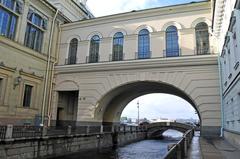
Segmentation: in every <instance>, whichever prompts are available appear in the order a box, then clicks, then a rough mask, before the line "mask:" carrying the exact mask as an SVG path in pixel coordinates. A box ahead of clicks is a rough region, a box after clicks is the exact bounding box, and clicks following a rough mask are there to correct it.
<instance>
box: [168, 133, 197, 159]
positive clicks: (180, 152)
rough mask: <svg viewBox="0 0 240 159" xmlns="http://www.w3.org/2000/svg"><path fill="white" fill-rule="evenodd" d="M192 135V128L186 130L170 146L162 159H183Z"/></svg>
mask: <svg viewBox="0 0 240 159" xmlns="http://www.w3.org/2000/svg"><path fill="white" fill-rule="evenodd" d="M193 136H194V129H191V130H188V131H187V132H186V133H185V134H184V136H183V138H182V139H181V140H180V141H178V143H177V144H175V145H173V146H172V147H171V148H170V150H169V151H168V153H167V154H166V155H165V156H164V159H184V158H185V157H186V151H187V148H188V147H189V145H190V142H191V140H192V138H193Z"/></svg>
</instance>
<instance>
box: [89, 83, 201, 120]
mask: <svg viewBox="0 0 240 159" xmlns="http://www.w3.org/2000/svg"><path fill="white" fill-rule="evenodd" d="M150 93H167V94H172V95H176V96H179V97H181V98H183V99H185V100H186V101H188V102H189V103H190V104H191V105H192V106H193V107H194V108H195V110H196V112H197V113H198V116H199V119H200V121H201V115H200V112H199V110H198V107H197V104H196V103H195V101H194V100H193V99H192V97H191V96H190V95H189V94H187V93H186V92H184V91H183V90H181V89H180V88H177V87H176V86H173V85H171V84H168V83H164V82H159V81H132V82H129V83H126V84H123V85H120V86H117V87H115V88H113V89H112V90H110V91H109V92H108V93H106V94H105V95H104V96H103V97H102V98H101V99H100V100H99V101H98V103H97V108H96V110H95V115H94V116H95V118H96V119H98V120H102V122H103V123H106V124H108V123H111V124H112V123H118V122H119V120H120V115H121V113H122V111H123V109H124V108H125V107H126V105H127V104H128V103H129V102H130V101H132V100H133V99H135V98H137V97H139V96H142V95H145V94H150Z"/></svg>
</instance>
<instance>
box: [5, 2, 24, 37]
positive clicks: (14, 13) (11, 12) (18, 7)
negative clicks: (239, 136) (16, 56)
mask: <svg viewBox="0 0 240 159" xmlns="http://www.w3.org/2000/svg"><path fill="white" fill-rule="evenodd" d="M22 5H23V2H22V1H21V0H13V7H12V8H9V7H7V6H6V5H4V4H3V0H0V9H2V10H3V11H4V12H5V13H7V14H8V18H7V19H8V24H7V26H6V31H5V32H6V33H1V32H2V28H0V35H1V36H4V37H6V38H8V39H10V40H14V41H15V39H16V35H17V29H18V23H19V22H18V21H19V17H20V15H21V14H22V10H23V7H22ZM13 17H14V18H15V22H13ZM3 18H4V17H3ZM13 23H14V24H13ZM12 25H14V26H12ZM11 27H14V30H13V32H12V33H11ZM5 34H6V35H5Z"/></svg>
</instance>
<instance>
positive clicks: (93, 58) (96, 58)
mask: <svg viewBox="0 0 240 159" xmlns="http://www.w3.org/2000/svg"><path fill="white" fill-rule="evenodd" d="M99 59H100V56H99V54H90V55H89V56H87V57H86V63H97V62H98V61H99Z"/></svg>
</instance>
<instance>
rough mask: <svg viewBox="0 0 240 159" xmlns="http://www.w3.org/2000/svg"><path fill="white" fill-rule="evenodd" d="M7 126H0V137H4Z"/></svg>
mask: <svg viewBox="0 0 240 159" xmlns="http://www.w3.org/2000/svg"><path fill="white" fill-rule="evenodd" d="M6 130H7V126H0V139H5V136H6Z"/></svg>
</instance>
